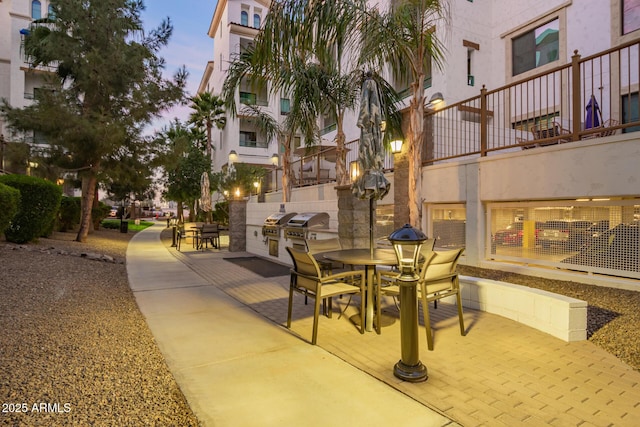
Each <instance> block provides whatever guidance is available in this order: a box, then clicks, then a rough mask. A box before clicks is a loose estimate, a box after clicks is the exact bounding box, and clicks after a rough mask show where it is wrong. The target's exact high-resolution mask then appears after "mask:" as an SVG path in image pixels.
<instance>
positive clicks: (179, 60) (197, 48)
mask: <svg viewBox="0 0 640 427" xmlns="http://www.w3.org/2000/svg"><path fill="white" fill-rule="evenodd" d="M144 3H145V6H146V10H145V11H144V13H143V15H142V19H143V22H144V26H145V28H146V29H151V28H156V27H157V26H158V25H160V23H161V22H162V20H163V19H164V18H166V17H169V18H170V19H171V23H172V24H173V35H172V36H171V39H170V41H169V45H168V46H167V47H166V48H164V49H163V50H162V51H161V53H160V55H161V56H162V57H163V58H164V59H165V61H166V69H165V73H166V75H167V76H172V75H173V74H174V73H175V72H176V70H178V69H179V68H180V67H181V66H182V65H184V66H186V68H187V71H188V72H189V78H188V83H187V92H188V94H189V96H192V95H195V93H196V91H197V89H198V85H199V84H200V80H201V79H202V74H203V72H204V68H205V66H206V64H207V61H209V60H211V59H213V39H211V38H210V37H209V36H208V35H207V31H208V30H209V24H210V23H211V18H212V17H213V12H214V10H215V8H216V4H217V0H179V1H178V0H145V2H144ZM189 112H190V109H189V108H188V107H178V108H175V109H173V110H171V111H169V112H167V113H165V114H164V115H163V116H164V119H163V120H160V121H158V122H155V123H154V125H153V128H152V129H153V130H161V128H162V127H163V126H165V125H167V124H168V123H169V121H171V120H173V118H174V117H178V118H179V119H180V120H183V121H184V120H186V119H187V118H188V117H189Z"/></svg>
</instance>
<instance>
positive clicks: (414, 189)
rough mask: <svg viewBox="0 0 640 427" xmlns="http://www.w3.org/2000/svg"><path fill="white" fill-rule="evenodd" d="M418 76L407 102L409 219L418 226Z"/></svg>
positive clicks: (420, 116) (420, 131) (420, 96)
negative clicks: (408, 124) (408, 112)
mask: <svg viewBox="0 0 640 427" xmlns="http://www.w3.org/2000/svg"><path fill="white" fill-rule="evenodd" d="M417 77H418V78H417V79H416V81H414V82H413V83H412V84H411V86H412V89H413V97H412V98H411V102H410V104H409V109H410V111H411V114H410V127H409V221H410V223H411V225H412V226H413V227H417V228H419V227H420V223H421V217H420V213H421V209H420V207H421V206H420V203H421V201H420V197H419V194H421V191H420V190H421V187H422V143H423V141H422V140H423V134H424V90H423V88H422V82H423V81H424V74H418V76H417Z"/></svg>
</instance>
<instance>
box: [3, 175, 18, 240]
mask: <svg viewBox="0 0 640 427" xmlns="http://www.w3.org/2000/svg"><path fill="white" fill-rule="evenodd" d="M18 206H20V191H18V190H16V189H15V188H12V187H9V186H8V185H4V184H2V183H0V233H2V232H4V230H6V228H7V227H8V226H9V223H10V222H11V220H12V219H13V216H14V215H15V214H16V212H18Z"/></svg>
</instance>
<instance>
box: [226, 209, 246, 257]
mask: <svg viewBox="0 0 640 427" xmlns="http://www.w3.org/2000/svg"><path fill="white" fill-rule="evenodd" d="M246 250H247V201H246V200H229V252H244V251H246Z"/></svg>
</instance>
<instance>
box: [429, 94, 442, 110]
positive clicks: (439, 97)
mask: <svg viewBox="0 0 640 427" xmlns="http://www.w3.org/2000/svg"><path fill="white" fill-rule="evenodd" d="M442 101H444V96H442V92H436V93H434V94H433V95H432V96H431V99H430V100H429V103H428V104H427V107H433V106H434V105H436V104H439V103H441V102H442Z"/></svg>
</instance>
